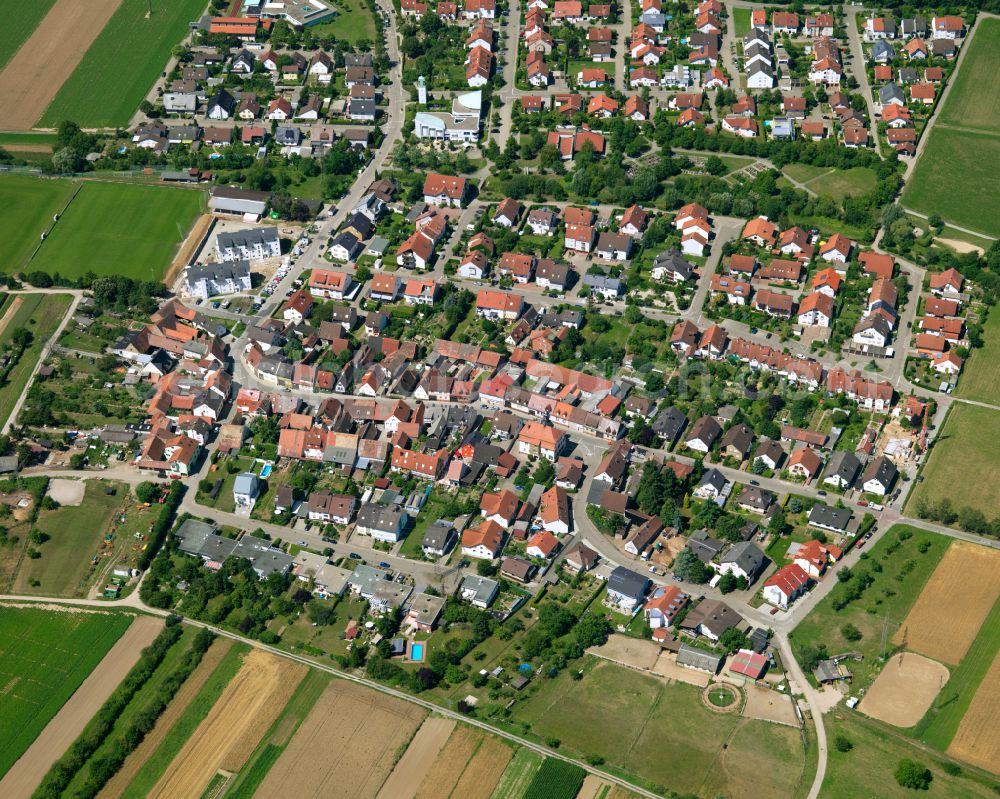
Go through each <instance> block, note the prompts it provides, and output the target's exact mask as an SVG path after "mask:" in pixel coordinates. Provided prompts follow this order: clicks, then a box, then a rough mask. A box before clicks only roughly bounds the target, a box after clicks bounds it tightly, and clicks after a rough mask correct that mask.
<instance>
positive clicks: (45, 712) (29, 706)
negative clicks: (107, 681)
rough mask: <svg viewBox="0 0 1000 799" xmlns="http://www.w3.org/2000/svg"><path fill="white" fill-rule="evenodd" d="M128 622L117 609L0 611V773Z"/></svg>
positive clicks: (82, 678)
mask: <svg viewBox="0 0 1000 799" xmlns="http://www.w3.org/2000/svg"><path fill="white" fill-rule="evenodd" d="M131 623H132V617H131V616H127V615H123V614H119V613H100V614H97V613H93V614H91V613H62V612H53V611H46V610H35V609H33V608H30V609H25V608H16V609H15V608H4V610H3V612H2V613H0V683H2V684H3V686H4V689H3V690H2V691H0V775H3V774H6V773H7V770H8V769H9V768H10V767H11V766H12V765H13V764H14V762H15V761H16V760H17V759H18V758H19V757H20V756H21V755H22V754H23V753H24V751H25V750H26V749H27V748H28V747H29V746H30V745H31V743H32V741H34V740H35V738H36V737H37V736H38V734H39V733H40V732H41V731H42V729H43V728H44V727H45V725H46V724H47V723H48V721H49V719H51V718H52V717H53V716H54V715H55V714H56V713H57V712H58V711H59V709H60V708H61V707H62V706H63V704H65V702H66V700H67V699H69V698H70V696H72V694H73V692H74V691H75V690H76V689H77V688H78V687H79V686H80V683H82V682H83V681H84V680H85V679H86V677H87V675H88V674H90V672H92V671H93V670H94V667H95V666H96V665H97V664H98V663H99V662H100V661H101V658H103V657H104V655H105V654H106V653H107V651H108V650H109V649H110V648H111V647H112V646H113V645H114V643H115V641H117V640H118V639H119V638H120V637H121V635H122V633H124V632H125V630H126V629H127V628H128V626H129V624H131Z"/></svg>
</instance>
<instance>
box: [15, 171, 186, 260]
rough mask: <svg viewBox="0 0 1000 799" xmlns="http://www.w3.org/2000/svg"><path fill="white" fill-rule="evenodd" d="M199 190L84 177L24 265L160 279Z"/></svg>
mask: <svg viewBox="0 0 1000 799" xmlns="http://www.w3.org/2000/svg"><path fill="white" fill-rule="evenodd" d="M204 205H205V194H204V192H201V191H193V190H188V189H174V188H166V187H163V186H137V185H134V184H128V183H84V184H83V185H82V188H81V189H80V191H79V193H78V194H77V195H76V197H75V198H74V199H73V202H71V203H70V205H69V208H68V209H67V210H66V212H65V213H64V214H63V215H62V217H60V219H59V221H58V222H57V223H56V225H55V226H54V227H53V228H52V232H51V233H50V234H49V236H48V238H47V239H46V240H45V243H44V244H43V245H42V246H41V247H40V248H39V250H38V253H37V254H36V255H35V257H34V259H32V261H31V264H30V267H29V271H31V270H35V269H40V270H42V271H43V272H48V273H49V274H57V273H58V274H60V275H62V276H63V277H70V278H78V277H80V276H81V275H84V274H86V273H87V272H94V273H95V274H98V275H114V274H124V275H128V276H129V277H133V278H136V279H141V280H161V279H162V278H163V273H164V271H165V270H166V268H167V267H168V266H169V265H170V262H171V261H172V260H173V258H174V255H175V254H176V252H177V248H178V246H179V245H180V243H181V242H182V241H183V240H184V238H185V236H187V233H188V231H189V230H190V228H191V225H192V223H193V222H194V219H195V217H196V216H197V215H198V213H199V212H200V211H201V210H202V208H203V207H204Z"/></svg>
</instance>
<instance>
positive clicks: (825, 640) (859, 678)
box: [789, 525, 951, 688]
mask: <svg viewBox="0 0 1000 799" xmlns="http://www.w3.org/2000/svg"><path fill="white" fill-rule="evenodd" d="M900 531H902V532H903V533H904V539H903V540H900V538H899V533H900ZM906 533H910V534H911V535H910V537H909V538H906V537H905V535H906ZM925 542H926V543H925ZM950 543H951V539H949V538H947V537H945V536H943V535H937V534H935V533H929V532H927V531H925V530H920V529H917V528H915V527H907V526H906V525H895V526H894V527H892V528H890V529H889V530H887V531H886V532H885V534H884V535H883V536H882V537H881V538H880V539H879V541H878V543H876V544H875V546H873V547H872V548H871V549H869V550H866V553H867V555H868V558H867V560H866V561H862V562H861V564H860V565H859V566H855V570H860V569H861V568H865V567H866V564H867V563H873V564H878V566H879V567H880V568H881V571H878V572H875V571H874V569H872V571H873V573H874V576H875V582H874V583H873V584H872V585H871V586H869V587H868V589H867V590H866V591H865V592H864V593H863V594H862V595H861V597H860V598H859V599H856V600H854V601H853V602H851V603H850V604H848V605H847V606H846V607H844V608H843V609H842V610H840V611H837V610H835V609H834V599H835V598H836V597H837V596H838V595H839V593H840V589H841V586H837V587H835V588H834V589H833V591H831V592H830V593H829V594H827V595H826V596H825V597H824V598H823V600H822V601H821V602H820V603H819V604H818V605H816V607H815V608H814V609H813V610H812V612H810V613H809V615H808V616H806V618H805V619H803V620H802V621H801V622H800V623H799V625H798V626H797V627H796V628H795V630H793V631H792V633H791V635H790V636H789V638H790V640H791V642H792V648H793V649H794V650H795V655H796V657H797V658H798V659H799V661H800V662H801V661H802V660H803V659H804V658H803V655H804V653H806V652H808V651H809V650H810V649H811V648H813V647H816V646H818V645H820V644H823V645H825V646H826V648H827V652H828V653H829V654H836V653H838V652H850V651H855V652H861V654H862V655H864V660H862V661H860V662H854V661H852V662H851V664H850V668H851V671H852V672H853V673H854V686H855V688H858V687H860V688H864V687H866V686H867V685H868V684H869V683H870V682H871V681H872V680H874V678H875V677H876V676H877V674H878V671H879V669H880V668H881V661H880V655H881V654H882V652H881V647H882V630H883V628H884V626H885V625H886V623H887V622H886V619H887V618H888V639H891V638H892V635H893V634H894V633H895V632H896V630H897V628H898V627H899V625H900V624H901V623H902V621H903V619H905V618H906V614H907V613H909V611H910V608H911V607H912V606H913V603H914V602H916V600H917V597H918V596H920V592H921V591H922V590H923V588H924V584H925V583H926V582H927V580H928V579H929V578H930V576H931V574H933V572H934V569H935V568H937V565H938V563H939V562H940V560H941V558H942V556H943V555H944V553H945V551H946V550H947V549H948V546H949V545H950ZM923 546H926V547H927V549H926V551H925V552H921V551H920V549H921V547H923ZM907 561H913V563H914V566H913V569H912V570H911V571H910V572H909V573H908V574H906V575H904V576H903V578H902V579H898V576H899V575H900V574H901V566H902V564H903V563H906V562H907ZM848 624H851V625H853V626H854V627H856V628H857V629H858V630H859V631H860V632H861V639H860V640H858V641H848V640H847V639H846V638H845V637H844V634H843V632H842V631H843V629H844V627H845V626H846V625H848Z"/></svg>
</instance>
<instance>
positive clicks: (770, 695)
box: [743, 683, 799, 727]
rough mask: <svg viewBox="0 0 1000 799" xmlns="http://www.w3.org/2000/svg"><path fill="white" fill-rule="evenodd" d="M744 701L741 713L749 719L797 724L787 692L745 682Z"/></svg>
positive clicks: (794, 725)
mask: <svg viewBox="0 0 1000 799" xmlns="http://www.w3.org/2000/svg"><path fill="white" fill-rule="evenodd" d="M743 694H744V696H746V702H745V703H744V704H743V715H744V716H746V717H747V718H751V719H761V720H762V721H773V722H776V723H778V724H788V725H790V726H792V727H798V726H799V719H798V717H797V716H796V715H795V708H794V707H793V706H792V700H791V698H790V697H789V696H788V695H787V694H783V693H780V692H778V691H771V690H770V689H768V688H762V687H761V686H759V685H753V684H752V683H746V684H745V685H744V686H743Z"/></svg>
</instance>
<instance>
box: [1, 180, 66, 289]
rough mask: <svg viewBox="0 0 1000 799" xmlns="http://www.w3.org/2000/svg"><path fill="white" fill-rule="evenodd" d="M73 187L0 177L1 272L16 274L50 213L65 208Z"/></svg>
mask: <svg viewBox="0 0 1000 799" xmlns="http://www.w3.org/2000/svg"><path fill="white" fill-rule="evenodd" d="M75 188H76V184H74V183H71V182H70V181H68V180H47V179H41V178H28V177H20V176H4V177H0V205H2V206H3V209H4V213H3V215H2V216H0V269H2V270H3V271H4V272H18V271H21V269H22V267H23V266H24V263H25V260H26V259H27V258H28V257H29V256H30V255H31V253H32V250H34V249H35V247H36V246H37V244H38V241H39V237H40V236H41V235H42V232H43V231H44V230H45V229H46V228H47V227H48V226H49V225H50V224H51V223H52V216H53V214H57V213H59V212H60V211H62V209H63V208H64V207H65V205H66V203H67V201H68V200H69V198H70V196H71V195H72V194H73V190H74V189H75Z"/></svg>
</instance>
